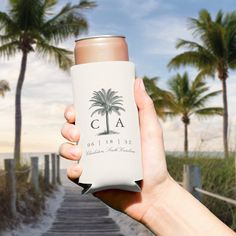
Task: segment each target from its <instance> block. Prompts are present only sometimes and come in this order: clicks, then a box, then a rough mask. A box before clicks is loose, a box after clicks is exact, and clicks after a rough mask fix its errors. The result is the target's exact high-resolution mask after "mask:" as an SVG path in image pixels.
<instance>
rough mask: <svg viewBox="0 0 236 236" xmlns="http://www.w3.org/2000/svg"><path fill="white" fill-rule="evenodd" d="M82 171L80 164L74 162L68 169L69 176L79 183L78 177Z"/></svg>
mask: <svg viewBox="0 0 236 236" xmlns="http://www.w3.org/2000/svg"><path fill="white" fill-rule="evenodd" d="M81 173H82V168H81V167H80V166H79V165H78V164H76V163H75V164H73V165H71V166H70V167H69V168H68V169H67V176H68V178H69V179H70V180H71V181H73V182H75V183H77V184H78V179H79V177H80V175H81Z"/></svg>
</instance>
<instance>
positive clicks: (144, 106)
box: [134, 78, 162, 140]
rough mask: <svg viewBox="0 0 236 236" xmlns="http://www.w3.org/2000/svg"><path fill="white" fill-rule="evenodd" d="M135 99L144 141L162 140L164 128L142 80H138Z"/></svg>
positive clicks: (135, 85) (136, 81)
mask: <svg viewBox="0 0 236 236" xmlns="http://www.w3.org/2000/svg"><path fill="white" fill-rule="evenodd" d="M134 97H135V102H136V105H137V107H138V110H139V125H140V131H141V136H142V139H143V140H149V139H150V138H162V128H161V125H160V123H159V121H158V118H157V114H156V110H155V107H154V104H153V101H152V99H151V98H150V97H149V95H148V94H147V92H146V90H145V86H144V83H143V80H142V79H140V78H139V79H136V80H135V84H134Z"/></svg>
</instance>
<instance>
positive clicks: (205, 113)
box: [166, 72, 223, 157]
mask: <svg viewBox="0 0 236 236" xmlns="http://www.w3.org/2000/svg"><path fill="white" fill-rule="evenodd" d="M169 88H170V91H171V93H172V102H171V103H172V104H171V106H170V107H169V112H166V114H167V115H169V116H170V117H175V116H181V120H182V122H183V123H184V152H185V155H186V157H187V156H188V126H189V124H190V117H191V116H192V115H195V116H196V117H197V118H204V117H212V116H215V115H221V116H222V115H223V108H221V107H206V102H208V100H209V99H210V98H212V97H215V96H217V95H219V94H220V93H221V92H222V91H221V90H218V91H214V92H210V93H209V92H208V90H209V87H208V86H207V85H206V83H205V82H204V81H203V80H202V78H201V76H197V77H196V78H195V79H194V80H193V81H191V80H190V79H189V76H188V74H187V73H186V72H185V73H184V74H183V75H180V74H177V75H176V76H174V77H173V78H172V79H171V80H169Z"/></svg>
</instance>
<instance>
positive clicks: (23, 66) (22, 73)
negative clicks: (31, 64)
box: [14, 51, 28, 165]
mask: <svg viewBox="0 0 236 236" xmlns="http://www.w3.org/2000/svg"><path fill="white" fill-rule="evenodd" d="M27 55H28V53H27V52H24V51H23V54H22V58H21V68H20V74H19V77H18V81H17V87H16V97H15V144H14V159H15V161H16V165H20V155H21V152H20V147H21V125H22V117H21V91H22V86H23V82H24V79H25V71H26V64H27Z"/></svg>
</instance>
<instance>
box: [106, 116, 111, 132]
mask: <svg viewBox="0 0 236 236" xmlns="http://www.w3.org/2000/svg"><path fill="white" fill-rule="evenodd" d="M106 125H107V134H109V132H110V130H109V119H108V112H106Z"/></svg>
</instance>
